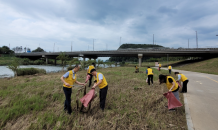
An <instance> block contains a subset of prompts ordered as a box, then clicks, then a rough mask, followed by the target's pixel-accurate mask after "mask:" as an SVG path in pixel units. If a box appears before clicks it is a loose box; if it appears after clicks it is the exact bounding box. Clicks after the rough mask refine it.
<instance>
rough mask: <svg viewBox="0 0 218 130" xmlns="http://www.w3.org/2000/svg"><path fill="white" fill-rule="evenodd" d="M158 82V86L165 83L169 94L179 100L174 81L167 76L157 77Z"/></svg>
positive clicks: (177, 88) (177, 89) (176, 85)
mask: <svg viewBox="0 0 218 130" xmlns="http://www.w3.org/2000/svg"><path fill="white" fill-rule="evenodd" d="M159 82H160V84H162V83H165V84H166V86H167V88H168V90H169V92H172V93H173V95H174V96H175V97H176V99H177V100H178V101H180V100H179V85H178V84H177V83H176V80H175V79H174V78H173V77H171V76H168V75H162V74H160V75H159ZM169 111H175V109H170V110H169Z"/></svg>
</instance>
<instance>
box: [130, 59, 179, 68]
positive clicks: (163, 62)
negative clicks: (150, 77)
mask: <svg viewBox="0 0 218 130" xmlns="http://www.w3.org/2000/svg"><path fill="white" fill-rule="evenodd" d="M181 61H183V60H179V61H168V62H167V61H162V62H159V63H160V64H161V65H162V67H163V66H167V65H170V64H175V63H178V62H181ZM138 65H139V63H134V64H132V63H130V64H127V65H126V66H127V67H134V66H138ZM148 66H150V67H154V66H155V62H142V67H148Z"/></svg>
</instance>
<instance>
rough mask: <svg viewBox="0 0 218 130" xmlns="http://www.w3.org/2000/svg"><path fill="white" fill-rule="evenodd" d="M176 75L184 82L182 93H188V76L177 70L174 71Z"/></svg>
mask: <svg viewBox="0 0 218 130" xmlns="http://www.w3.org/2000/svg"><path fill="white" fill-rule="evenodd" d="M174 74H175V75H176V76H178V80H177V81H178V82H179V81H181V82H182V92H181V93H187V84H188V81H189V80H188V78H187V77H186V76H185V75H184V74H181V73H179V72H175V73H174Z"/></svg>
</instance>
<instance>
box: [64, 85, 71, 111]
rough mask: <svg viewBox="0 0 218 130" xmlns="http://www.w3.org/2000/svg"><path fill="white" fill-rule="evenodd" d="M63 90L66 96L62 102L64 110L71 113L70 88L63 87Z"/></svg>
mask: <svg viewBox="0 0 218 130" xmlns="http://www.w3.org/2000/svg"><path fill="white" fill-rule="evenodd" d="M63 90H64V94H65V97H66V100H65V102H64V110H67V113H68V114H71V113H72V108H71V94H72V88H66V87H63Z"/></svg>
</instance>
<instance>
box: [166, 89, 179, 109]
mask: <svg viewBox="0 0 218 130" xmlns="http://www.w3.org/2000/svg"><path fill="white" fill-rule="evenodd" d="M163 95H164V96H165V97H166V98H167V100H168V109H173V108H176V107H181V106H182V103H181V102H180V101H178V100H177V99H176V97H175V96H174V95H173V93H172V92H167V93H164V94H163Z"/></svg>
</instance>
